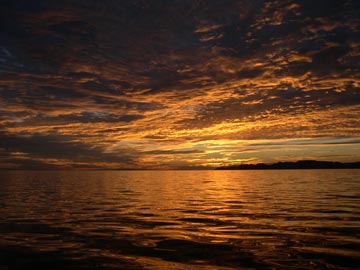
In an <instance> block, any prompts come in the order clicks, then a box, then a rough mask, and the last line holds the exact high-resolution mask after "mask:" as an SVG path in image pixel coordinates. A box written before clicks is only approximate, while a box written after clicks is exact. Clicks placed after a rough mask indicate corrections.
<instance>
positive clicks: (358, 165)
mask: <svg viewBox="0 0 360 270" xmlns="http://www.w3.org/2000/svg"><path fill="white" fill-rule="evenodd" d="M289 169H296V170H300V169H360V162H349V163H342V162H334V161H318V160H299V161H296V162H289V161H287V162H277V163H272V164H265V163H257V164H239V165H231V166H223V167H219V168H217V170H289Z"/></svg>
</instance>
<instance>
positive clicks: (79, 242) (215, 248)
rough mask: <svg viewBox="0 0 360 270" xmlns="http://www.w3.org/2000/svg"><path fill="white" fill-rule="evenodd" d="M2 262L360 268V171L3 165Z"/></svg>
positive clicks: (24, 265) (10, 265)
mask: <svg viewBox="0 0 360 270" xmlns="http://www.w3.org/2000/svg"><path fill="white" fill-rule="evenodd" d="M0 185H1V186H0V269H1V270H5V269H9V270H12V269H15V270H18V269H40V270H41V269H55V270H56V269H59V270H60V269H65V270H67V269H69V270H70V269H71V270H76V269H105V270H106V269H358V268H360V237H359V236H360V170H299V171H295V170H288V171H287V170H282V171H3V172H1V177H0Z"/></svg>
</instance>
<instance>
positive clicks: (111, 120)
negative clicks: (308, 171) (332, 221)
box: [0, 0, 360, 169]
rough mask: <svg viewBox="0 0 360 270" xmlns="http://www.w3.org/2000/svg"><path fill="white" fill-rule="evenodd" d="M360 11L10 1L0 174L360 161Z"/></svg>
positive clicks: (3, 15) (312, 2)
mask: <svg viewBox="0 0 360 270" xmlns="http://www.w3.org/2000/svg"><path fill="white" fill-rule="evenodd" d="M359 14H360V1H357V0H338V1H335V0H301V1H300V0H299V1H292V0H273V1H261V0H244V1H235V0H234V1H231V0H217V1H216V0H209V1H205V0H163V1H160V0H133V1H127V0H126V1H124V0H121V1H116V0H101V1H99V0H64V1H59V0H56V1H55V0H47V1H40V0H37V1H35V0H32V1H30V0H4V1H1V2H0V168H21V169H53V168H59V169H63V168H105V169H117V168H150V169H162V168H165V169H166V168H202V167H216V166H224V165H232V164H240V163H258V162H265V163H272V162H277V161H289V160H290V161H295V160H302V159H317V160H329V161H330V160H331V161H341V162H350V161H360V122H359V121H360V120H359V119H360V34H359V30H360V23H359Z"/></svg>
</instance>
